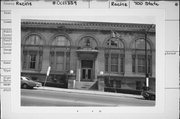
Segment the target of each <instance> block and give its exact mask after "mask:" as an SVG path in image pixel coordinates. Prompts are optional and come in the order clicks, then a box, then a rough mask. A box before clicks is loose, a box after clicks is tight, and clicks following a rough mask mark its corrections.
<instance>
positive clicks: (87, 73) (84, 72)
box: [81, 60, 93, 81]
mask: <svg viewBox="0 0 180 119" xmlns="http://www.w3.org/2000/svg"><path fill="white" fill-rule="evenodd" d="M92 78H93V60H82V61H81V80H83V81H92Z"/></svg>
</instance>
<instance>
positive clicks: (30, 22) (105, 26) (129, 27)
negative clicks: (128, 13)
mask: <svg viewBox="0 0 180 119" xmlns="http://www.w3.org/2000/svg"><path fill="white" fill-rule="evenodd" d="M21 25H22V28H23V27H32V28H55V29H60V30H61V29H82V30H84V29H86V30H87V29H88V30H104V31H112V30H113V31H136V32H144V31H148V32H155V25H153V24H134V23H110V22H85V21H63V20H34V19H22V20H21Z"/></svg>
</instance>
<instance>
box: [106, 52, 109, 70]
mask: <svg viewBox="0 0 180 119" xmlns="http://www.w3.org/2000/svg"><path fill="white" fill-rule="evenodd" d="M108 59H109V57H108V54H105V71H106V72H108V62H109V60H108Z"/></svg>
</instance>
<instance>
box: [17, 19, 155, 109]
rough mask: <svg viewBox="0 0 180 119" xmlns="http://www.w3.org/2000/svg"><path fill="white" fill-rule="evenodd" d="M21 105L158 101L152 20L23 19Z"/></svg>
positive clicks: (144, 104) (110, 104)
mask: <svg viewBox="0 0 180 119" xmlns="http://www.w3.org/2000/svg"><path fill="white" fill-rule="evenodd" d="M20 24H21V26H20V27H21V28H20V30H21V31H20V33H21V46H20V47H21V50H20V52H21V56H20V59H21V72H20V75H21V76H20V80H19V81H20V82H19V83H20V87H19V88H20V100H21V101H20V104H21V106H23V107H30V106H38V107H40V106H55V107H78V106H79V107H82V106H83V107H89V106H100V107H102V106H103V107H121V106H123V107H124V106H138V107H139V106H140V107H154V106H155V105H156V40H157V39H156V24H145V23H131V22H127V23H120V22H104V21H102V22H100V21H90V20H89V21H87V20H84V21H83V20H81V21H76V20H62V19H59V20H57V19H55V20H52V19H51V20H47V19H27V18H26V19H21V23H20Z"/></svg>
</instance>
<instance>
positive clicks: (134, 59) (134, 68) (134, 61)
mask: <svg viewBox="0 0 180 119" xmlns="http://www.w3.org/2000/svg"><path fill="white" fill-rule="evenodd" d="M132 72H134V73H135V72H136V57H135V55H133V56H132Z"/></svg>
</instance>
